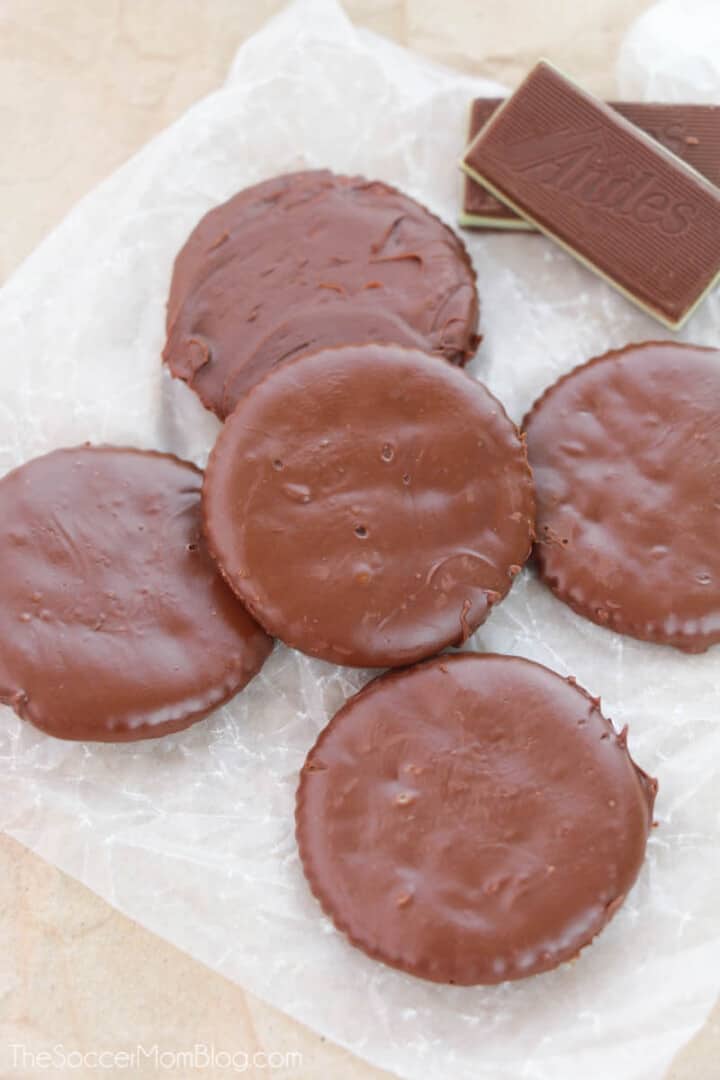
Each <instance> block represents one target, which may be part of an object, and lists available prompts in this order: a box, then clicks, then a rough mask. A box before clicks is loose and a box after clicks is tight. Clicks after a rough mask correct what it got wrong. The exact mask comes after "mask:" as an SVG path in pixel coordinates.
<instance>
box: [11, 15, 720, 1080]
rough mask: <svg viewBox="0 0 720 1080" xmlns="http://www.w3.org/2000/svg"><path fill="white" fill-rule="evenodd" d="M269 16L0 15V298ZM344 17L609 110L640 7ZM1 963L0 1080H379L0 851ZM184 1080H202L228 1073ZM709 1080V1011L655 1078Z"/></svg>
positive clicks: (50, 874) (212, 82)
mask: <svg viewBox="0 0 720 1080" xmlns="http://www.w3.org/2000/svg"><path fill="white" fill-rule="evenodd" d="M282 6H283V0H0V136H1V142H0V145H1V147H2V150H1V151H0V206H1V207H2V214H1V215H0V283H1V282H2V281H4V280H5V278H6V277H7V276H8V275H9V274H10V273H11V271H12V270H13V269H14V268H15V267H16V266H17V265H18V263H19V262H20V261H21V260H22V259H23V258H24V257H25V256H26V255H27V254H29V252H30V251H31V250H32V249H33V247H34V246H35V245H36V244H37V243H38V242H39V241H40V240H41V239H42V237H43V236H44V235H45V234H46V233H47V231H48V230H49V229H51V228H52V227H53V225H55V224H56V223H57V222H58V221H59V220H60V219H61V218H62V216H63V214H64V213H65V212H66V211H67V210H68V209H69V208H70V206H72V204H73V203H74V202H75V201H76V200H77V199H78V198H80V197H81V196H82V195H83V194H84V193H85V192H86V191H88V190H89V189H90V188H91V187H92V186H93V185H94V184H95V183H97V181H99V180H100V179H102V178H103V177H104V176H106V175H107V174H108V173H110V172H112V170H113V169H114V168H116V166H118V165H119V164H120V163H121V162H123V161H125V160H126V158H127V157H128V156H129V155H130V154H132V152H133V151H134V150H136V149H137V148H138V147H140V146H141V145H142V144H143V143H144V142H146V141H147V140H148V139H149V138H150V137H151V136H152V135H153V134H155V133H156V132H157V131H160V130H161V129H162V128H163V127H165V126H166V125H167V124H169V123H171V122H172V120H174V119H175V118H176V117H177V116H178V115H180V114H181V113H182V112H183V110H184V109H186V108H187V106H188V105H190V104H191V102H193V101H195V100H196V99H197V98H199V97H201V96H202V95H203V94H205V93H207V92H208V91H209V90H211V89H213V88H215V87H216V86H217V85H219V84H220V83H221V82H222V80H223V78H224V74H225V72H226V70H227V67H228V65H229V63H230V60H231V58H232V56H233V54H234V52H235V50H236V49H237V47H238V45H239V44H240V43H241V41H242V40H243V39H244V38H245V37H247V36H248V35H249V34H251V33H252V32H253V31H254V30H256V29H257V28H258V27H259V26H260V25H261V24H262V23H263V22H264V21H265V19H266V18H267V17H268V15H270V14H272V13H273V12H274V11H276V10H278V9H279V8H280V7H282ZM345 6H346V8H347V10H348V11H349V13H350V15H351V17H352V18H353V19H354V20H356V21H357V22H358V23H360V24H362V25H364V26H369V27H371V28H373V29H375V30H378V31H380V32H382V33H384V34H387V35H389V36H391V37H393V38H395V39H396V40H398V41H401V42H403V43H404V44H407V45H409V46H410V47H412V48H414V49H417V50H419V51H420V52H423V53H425V54H426V55H429V56H432V57H433V58H434V59H437V60H441V61H444V62H446V63H450V64H454V65H456V66H458V67H462V68H463V69H465V70H470V71H474V72H477V73H479V74H483V75H488V76H492V77H495V78H498V79H502V80H503V81H506V82H508V83H509V84H512V83H514V82H516V81H517V80H518V78H519V77H520V75H521V73H522V72H523V71H524V70H525V69H526V68H527V67H528V66H529V65H530V63H532V61H533V60H535V59H536V58H537V57H538V56H540V55H543V56H546V57H548V58H549V59H551V60H554V61H555V62H556V63H557V64H559V65H560V66H561V67H564V68H565V69H566V70H568V71H569V72H570V73H571V74H573V75H575V76H576V77H577V78H578V79H580V80H581V81H582V82H583V83H584V84H585V85H586V86H588V87H589V88H590V89H593V90H595V91H597V92H598V93H605V94H607V93H611V92H612V91H613V90H614V89H615V88H614V85H613V80H612V70H613V63H614V58H615V54H616V50H617V46H618V43H619V40H620V38H621V36H622V34H623V32H624V30H625V28H626V27H627V26H628V25H629V23H630V21H631V20H632V18H633V17H634V16H635V15H636V14H637V13H639V12H640V11H642V10H643V9H644V8H646V7H647V6H649V5H648V0H544V2H542V3H540V2H538V0H484V2H480V0H440V2H438V0H404V2H403V0H346V3H345ZM0 362H5V363H7V362H9V360H8V358H5V359H4V360H3V361H0ZM0 957H1V958H2V960H1V961H0V1078H2V1080H5V1078H6V1077H7V1078H10V1077H16V1076H17V1077H20V1076H23V1077H32V1076H37V1077H44V1076H48V1075H50V1074H49V1073H48V1072H47V1071H45V1072H43V1071H40V1070H38V1071H33V1070H32V1069H29V1070H24V1071H20V1070H17V1069H13V1067H12V1056H11V1052H10V1046H11V1044H12V1043H24V1044H26V1045H27V1046H28V1047H29V1048H31V1049H34V1050H41V1049H49V1048H51V1047H52V1046H54V1045H56V1044H58V1043H62V1044H64V1046H65V1048H66V1050H70V1049H80V1050H91V1049H100V1048H110V1049H114V1050H122V1049H126V1050H128V1049H132V1048H134V1047H135V1045H136V1044H137V1043H142V1044H144V1045H146V1046H152V1045H153V1044H154V1043H157V1044H158V1045H159V1046H160V1047H161V1048H164V1049H169V1050H173V1049H175V1050H177V1049H181V1048H183V1047H186V1046H188V1045H192V1044H194V1043H198V1042H199V1043H206V1044H214V1045H215V1046H216V1047H217V1048H218V1049H223V1050H229V1051H236V1050H245V1051H247V1052H248V1053H252V1052H253V1051H254V1050H257V1049H260V1048H262V1049H265V1050H267V1051H281V1052H282V1051H286V1050H292V1051H300V1053H301V1054H302V1056H303V1065H302V1066H301V1067H300V1068H293V1069H291V1070H289V1071H282V1070H273V1071H271V1070H268V1069H266V1070H257V1071H256V1072H246V1073H244V1074H243V1075H244V1076H248V1077H250V1076H252V1077H257V1078H258V1080H263V1078H268V1077H270V1076H271V1075H272V1076H273V1077H276V1078H279V1077H283V1078H285V1077H287V1080H321V1078H326V1077H328V1078H332V1080H377V1078H380V1077H383V1076H385V1077H387V1076H389V1074H387V1073H382V1072H379V1071H378V1070H375V1069H372V1068H370V1067H369V1066H367V1065H365V1064H364V1063H362V1062H360V1061H358V1060H357V1059H355V1058H353V1057H352V1056H351V1055H349V1054H347V1053H346V1052H345V1051H343V1050H340V1049H338V1048H337V1047H335V1046H332V1045H331V1044H329V1043H327V1042H325V1040H323V1039H321V1038H319V1037H318V1036H317V1035H315V1034H314V1033H312V1032H310V1031H308V1030H307V1029H305V1028H303V1027H301V1026H300V1025H299V1024H296V1023H295V1022H293V1021H291V1020H289V1019H288V1018H287V1017H284V1016H283V1015H282V1014H280V1013H279V1012H277V1010H275V1009H271V1008H270V1007H269V1006H267V1005H264V1004H263V1003H262V1002H260V1001H258V1000H257V999H256V998H254V997H253V996H252V995H250V994H247V993H245V992H244V991H243V990H242V989H240V988H239V987H237V986H235V985H233V984H232V983H230V982H228V981H226V980H225V979H222V978H221V977H220V976H218V975H215V974H213V973H212V972H211V971H209V970H208V969H206V968H205V967H203V966H202V965H201V964H198V963H196V962H194V961H192V960H190V959H189V958H188V957H187V956H185V955H184V954H183V953H181V952H179V951H178V950H176V949H174V948H172V947H171V946H169V945H167V944H165V943H164V942H163V941H161V940H160V939H159V938H156V937H155V936H154V935H152V934H150V933H148V932H147V931H145V930H143V929H141V928H140V927H139V926H137V925H136V924H135V923H132V922H131V921H130V920H128V919H126V918H124V917H123V916H121V915H119V914H118V913H117V912H116V911H114V910H113V909H112V908H111V907H109V906H108V905H107V904H105V903H104V902H103V901H101V900H100V899H98V898H97V897H96V896H95V895H94V894H92V893H91V892H89V891H88V890H87V889H85V888H84V887H83V886H81V885H79V884H77V882H75V881H73V880H71V879H70V878H68V877H66V876H65V875H63V874H61V873H60V872H59V871H57V870H55V869H54V868H52V867H50V866H48V864H46V863H45V862H43V861H42V860H41V859H39V858H38V857H37V856H35V855H33V854H32V853H30V852H28V851H27V850H26V849H24V848H23V847H21V846H20V845H19V844H17V843H16V842H15V841H13V840H10V839H9V838H7V837H3V836H2V835H0ZM151 1072H152V1070H151V1067H148V1068H147V1069H142V1070H140V1069H138V1070H135V1071H133V1073H132V1074H129V1073H127V1072H124V1073H122V1074H120V1073H119V1072H118V1075H125V1076H129V1075H132V1076H133V1077H134V1076H143V1075H151ZM52 1075H53V1077H59V1076H60V1075H61V1074H59V1073H57V1072H55V1073H52ZM67 1075H68V1076H72V1077H76V1078H78V1080H85V1077H90V1076H97V1075H103V1076H109V1075H111V1074H110V1073H108V1072H107V1071H104V1072H102V1073H98V1072H95V1073H93V1072H90V1071H82V1070H72V1072H68V1073H67ZM152 1075H158V1074H157V1073H152ZM162 1075H164V1076H173V1075H174V1076H177V1077H178V1078H180V1077H181V1078H182V1080H185V1077H187V1076H190V1075H193V1074H191V1073H188V1072H187V1070H185V1069H183V1070H182V1071H181V1072H176V1073H174V1074H173V1073H172V1072H167V1071H164V1072H163V1073H162ZM194 1075H198V1076H199V1075H202V1076H204V1077H206V1078H208V1080H209V1078H213V1080H214V1078H215V1077H222V1076H227V1075H230V1073H228V1072H223V1071H221V1070H215V1071H212V1070H204V1071H203V1072H202V1073H201V1074H200V1073H196V1074H194ZM234 1075H238V1074H237V1073H235V1074H234ZM718 1078H720V1008H718V1009H717V1010H716V1011H715V1013H714V1017H713V1019H712V1020H711V1021H710V1022H709V1023H708V1024H707V1025H706V1027H705V1029H704V1030H703V1032H701V1034H700V1035H699V1036H698V1038H697V1039H696V1040H694V1042H693V1043H692V1044H691V1045H690V1046H689V1047H688V1048H686V1049H685V1050H684V1051H683V1052H682V1053H681V1054H680V1055H679V1057H678V1059H677V1061H676V1062H675V1064H674V1066H673V1068H672V1069H671V1071H670V1073H669V1075H668V1077H667V1080H718ZM448 1080H452V1078H448ZM578 1080H582V1078H581V1077H578ZM607 1080H614V1078H612V1077H608V1078H607ZM658 1080H660V1078H658Z"/></svg>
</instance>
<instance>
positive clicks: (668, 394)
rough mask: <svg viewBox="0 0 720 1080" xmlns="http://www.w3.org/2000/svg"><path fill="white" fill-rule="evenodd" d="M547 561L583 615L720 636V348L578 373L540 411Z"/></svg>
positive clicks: (649, 345)
mask: <svg viewBox="0 0 720 1080" xmlns="http://www.w3.org/2000/svg"><path fill="white" fill-rule="evenodd" d="M525 426H526V428H527V438H528V455H529V458H530V464H531V466H532V469H533V474H534V478H535V485H536V489H537V501H538V510H537V533H538V542H537V547H536V555H537V563H538V566H539V570H540V574H541V576H542V578H543V579H544V581H546V582H547V584H548V585H549V586H550V588H551V589H552V590H553V592H554V593H555V594H556V595H557V596H558V597H559V598H560V599H561V600H564V601H565V603H566V604H569V605H570V607H572V608H573V609H574V610H575V611H577V612H578V613H579V614H580V615H584V616H585V617H586V618H588V619H592V620H593V622H596V623H599V624H600V625H601V626H607V627H610V628H611V629H613V630H617V631H618V632H619V633H622V634H631V635H632V636H633V637H638V638H642V639H644V640H646V641H655V642H660V643H664V644H668V645H675V646H676V647H677V648H679V649H684V650H686V651H687V652H702V651H703V650H705V649H707V648H708V647H709V646H710V645H712V644H713V643H714V642H717V641H720V351H718V350H716V349H702V348H699V347H697V346H694V345H683V344H680V343H678V342H674V341H648V342H644V343H643V344H640V345H628V346H627V347H626V348H624V349H619V350H616V351H614V352H609V353H606V354H605V355H604V356H600V357H597V358H596V359H594V360H591V361H590V362H589V363H587V364H585V365H583V366H582V367H579V368H576V369H575V370H574V371H572V372H570V374H569V375H565V376H564V377H563V378H562V379H560V380H559V381H558V382H557V383H555V385H554V386H551V387H550V389H549V390H546V391H545V393H544V394H543V395H542V397H541V398H540V400H539V401H538V402H537V403H536V404H535V405H534V407H533V409H532V411H531V412H530V414H529V415H528V417H527V419H526V422H525Z"/></svg>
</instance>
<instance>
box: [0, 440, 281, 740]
mask: <svg viewBox="0 0 720 1080" xmlns="http://www.w3.org/2000/svg"><path fill="white" fill-rule="evenodd" d="M201 481H202V473H201V472H200V471H199V470H198V469H196V468H195V466H194V465H190V464H188V463H187V462H184V461H180V460H178V458H175V457H172V456H171V455H168V454H156V453H151V452H148V451H142V450H129V449H127V450H126V449H118V448H116V447H89V446H84V447H79V448H76V449H70V450H56V451H54V452H53V453H51V454H47V455H46V456H44V457H40V458H36V459H35V460H34V461H30V462H28V464H26V465H23V466H22V467H21V468H19V469H15V470H14V471H13V472H11V473H8V474H7V475H6V476H4V477H3V478H2V480H0V701H2V702H4V703H6V704H8V705H11V706H12V707H13V708H14V709H15V711H16V712H17V713H18V714H19V715H20V716H21V717H23V718H24V719H26V720H29V721H31V722H32V723H33V724H35V726H36V727H38V728H40V729H41V730H42V731H45V732H47V733H48V734H50V735H56V736H58V737H60V738H64V739H87V740H97V741H103V742H125V741H128V740H131V739H144V738H150V737H155V736H158V735H166V734H168V733H169V732H173V731H180V730H181V729H182V728H185V727H188V725H190V724H192V723H194V721H196V720H200V719H201V718H202V717H203V716H205V715H206V714H207V713H208V712H210V710H211V709H214V708H215V707H216V706H218V705H221V704H222V703H223V702H224V701H227V699H228V698H230V697H231V696H232V695H233V694H235V693H236V692H237V691H238V690H240V689H241V688H242V687H243V686H245V684H246V683H247V682H249V680H250V679H251V678H252V677H253V675H255V674H256V673H257V672H258V671H259V670H260V668H261V667H262V665H263V663H264V661H265V659H266V657H267V656H268V655H269V653H270V650H271V648H272V642H271V640H270V638H268V637H267V635H266V634H265V633H264V632H263V631H262V630H261V629H260V627H259V626H258V625H257V623H256V622H255V621H254V620H253V619H252V618H251V617H250V616H249V615H248V613H247V611H245V609H244V608H243V607H242V605H241V604H240V603H239V602H238V600H237V599H236V597H235V596H233V594H232V592H231V591H230V589H228V588H227V586H226V585H225V583H224V581H223V580H222V578H221V577H220V575H219V574H218V573H217V570H216V568H215V566H214V564H213V562H212V560H211V558H210V556H209V554H208V552H207V549H206V546H205V542H204V539H203V537H202V532H201V522H200V485H201Z"/></svg>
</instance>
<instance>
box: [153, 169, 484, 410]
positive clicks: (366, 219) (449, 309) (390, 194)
mask: <svg viewBox="0 0 720 1080" xmlns="http://www.w3.org/2000/svg"><path fill="white" fill-rule="evenodd" d="M477 322H478V298H477V291H476V288H475V272H474V270H473V268H472V265H471V263H470V259H469V257H468V254H467V251H466V250H465V247H464V245H463V243H462V241H461V240H460V239H459V238H458V237H457V236H456V235H455V233H453V232H452V230H451V229H449V228H448V226H447V225H445V224H443V222H442V221H440V220H439V219H438V218H436V217H435V216H434V215H433V214H431V213H430V212H429V211H428V210H426V209H425V208H424V207H423V206H421V205H420V204H419V203H417V202H415V201H414V200H413V199H411V198H409V197H408V196H407V195H403V194H402V193H401V192H400V191H397V190H396V189H395V188H392V187H390V186H389V185H387V184H383V183H381V182H380V181H369V180H364V179H363V178H362V177H348V176H336V175H335V174H333V173H331V172H328V171H326V170H319V171H308V172H302V173H292V174H289V175H287V176H280V177H276V178H275V179H273V180H268V181H265V182H264V183H262V184H257V185H255V186H254V187H251V188H248V189H246V190H245V191H241V192H240V193H239V194H238V195H236V196H235V197H234V198H232V199H230V200H229V202H226V203H224V204H223V205H222V206H219V207H217V208H216V209H214V210H212V211H210V213H208V214H206V216H205V217H204V218H203V219H202V220H201V221H200V223H199V224H198V226H197V227H196V229H195V230H194V232H193V233H192V234H191V236H190V239H189V240H188V242H187V244H186V245H185V247H184V248H183V249H182V250H181V252H180V254H179V255H178V257H177V260H176V262H175V269H174V273H173V280H172V286H171V291H170V299H169V302H168V312H167V343H166V345H165V350H164V353H163V355H164V358H165V360H166V362H167V364H168V366H169V368H170V370H171V372H172V373H173V375H176V376H178V377H179V378H181V379H184V380H185V381H186V382H187V383H188V384H189V385H190V386H191V387H192V388H193V390H195V392H196V393H197V394H198V396H199V397H200V398H201V400H202V401H203V403H204V404H205V405H206V406H207V407H208V408H209V409H212V410H213V412H215V413H217V414H218V416H220V417H225V416H227V414H228V413H229V412H231V411H232V409H233V407H234V405H235V403H236V402H237V400H238V399H239V397H240V396H241V395H242V394H243V393H244V392H245V391H246V390H247V389H248V388H249V387H250V386H252V385H253V383H255V382H257V381H258V380H259V379H260V378H262V376H263V375H264V374H265V373H266V372H267V371H268V369H269V368H271V367H272V366H273V365H274V364H276V363H278V362H279V361H280V360H281V359H283V357H284V356H287V355H288V354H289V352H292V353H293V354H295V355H298V354H299V353H300V352H303V351H310V350H316V349H317V348H319V347H320V346H322V345H345V344H365V343H369V342H372V341H381V342H394V343H397V344H401V345H418V346H420V347H421V348H422V347H424V348H426V349H427V350H428V351H429V352H436V353H438V355H440V356H442V357H444V358H445V359H448V360H451V361H454V362H456V363H459V364H463V363H465V362H466V360H468V359H469V358H470V356H472V354H473V352H474V351H475V348H476V345H477V335H476V331H477ZM296 324H297V329H294V328H295V325H296ZM288 335H289V336H290V338H291V339H292V340H291V343H290V344H289V345H288ZM308 335H309V336H308ZM318 335H320V336H318Z"/></svg>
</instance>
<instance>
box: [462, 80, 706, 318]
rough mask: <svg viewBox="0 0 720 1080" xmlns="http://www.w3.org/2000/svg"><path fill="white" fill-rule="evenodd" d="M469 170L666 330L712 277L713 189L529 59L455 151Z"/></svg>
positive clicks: (632, 128)
mask: <svg viewBox="0 0 720 1080" xmlns="http://www.w3.org/2000/svg"><path fill="white" fill-rule="evenodd" d="M463 167H464V168H465V169H466V170H467V171H468V172H469V173H470V175H471V176H472V177H473V178H474V179H476V180H478V181H479V182H480V183H481V184H483V185H484V186H485V187H487V188H489V190H490V191H491V192H492V193H493V194H494V195H496V196H497V197H498V198H499V199H501V200H502V201H503V202H506V203H508V204H509V205H510V206H511V207H513V208H514V209H515V210H516V211H517V212H518V213H519V214H521V215H522V216H523V217H525V218H527V219H528V220H529V221H531V222H532V223H533V224H534V225H536V226H537V227H538V228H539V229H541V230H542V231H543V232H545V233H547V234H548V235H549V236H551V237H553V239H555V240H556V241H558V243H560V244H562V245H563V247H565V248H566V250H567V251H569V252H570V254H571V255H574V256H575V257H576V258H578V259H579V260H580V261H581V262H583V263H584V264H585V265H586V266H588V267H589V268H590V269H591V270H595V271H596V272H597V273H599V274H601V275H602V276H603V277H604V278H605V279H606V280H607V281H608V282H610V284H612V285H614V286H615V287H616V288H617V289H619V290H620V291H621V292H622V293H624V294H625V296H627V297H628V299H630V300H632V301H634V302H635V303H636V304H638V305H639V306H640V307H642V308H643V309H644V310H645V311H647V312H648V313H649V314H651V315H654V316H655V318H657V319H659V320H660V321H661V322H663V323H664V324H665V325H667V326H670V327H678V326H680V325H681V324H682V323H683V322H684V321H685V319H686V318H687V317H688V316H689V315H690V314H691V312H692V311H693V309H694V308H695V307H696V306H697V304H698V303H699V302H700V301H701V299H702V298H703V296H704V295H705V294H706V293H707V292H708V291H709V290H710V289H711V288H712V287H713V286H714V285H715V284H716V283H717V281H718V277H719V275H720V191H719V190H718V189H717V188H716V187H714V186H713V185H712V184H711V183H710V182H709V181H708V180H706V179H705V178H704V177H702V176H700V174H699V173H697V172H695V171H694V170H692V169H691V168H689V166H687V165H686V164H685V162H683V161H681V160H680V158H678V157H676V156H675V155H674V154H671V153H670V151H669V150H667V149H666V148H665V147H664V146H661V145H660V144H659V143H657V142H656V141H655V140H654V139H653V138H652V137H651V136H650V135H646V134H645V133H644V132H643V131H640V129H639V128H637V127H635V126H634V125H633V124H631V123H629V121H627V120H626V119H625V118H624V117H622V116H620V115H619V113H617V112H615V110H614V109H612V108H610V106H609V105H605V104H603V102H601V101H598V100H597V99H595V98H593V97H592V96H591V95H590V94H586V93H585V92H584V91H583V90H581V89H580V88H579V87H577V86H575V85H574V84H573V83H571V82H570V81H569V80H568V79H566V78H564V76H562V75H561V74H560V73H559V72H558V71H556V70H555V69H554V68H553V67H551V66H550V65H549V64H546V63H544V62H541V63H539V64H538V65H537V66H536V67H534V68H533V70H532V71H531V72H530V74H529V75H528V76H527V78H526V79H525V81H524V82H523V83H522V84H521V85H520V87H519V88H518V89H517V90H516V91H515V93H514V94H513V95H512V97H510V98H508V99H507V101H506V102H505V104H504V105H502V106H501V107H500V108H499V109H498V111H497V112H496V113H495V114H494V116H493V117H492V119H491V120H490V121H489V123H488V124H486V126H485V127H484V128H483V130H482V131H481V132H480V134H479V135H478V137H477V139H476V140H475V141H474V142H473V143H472V145H471V146H470V148H469V149H468V151H467V152H466V154H465V159H464V166H463Z"/></svg>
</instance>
